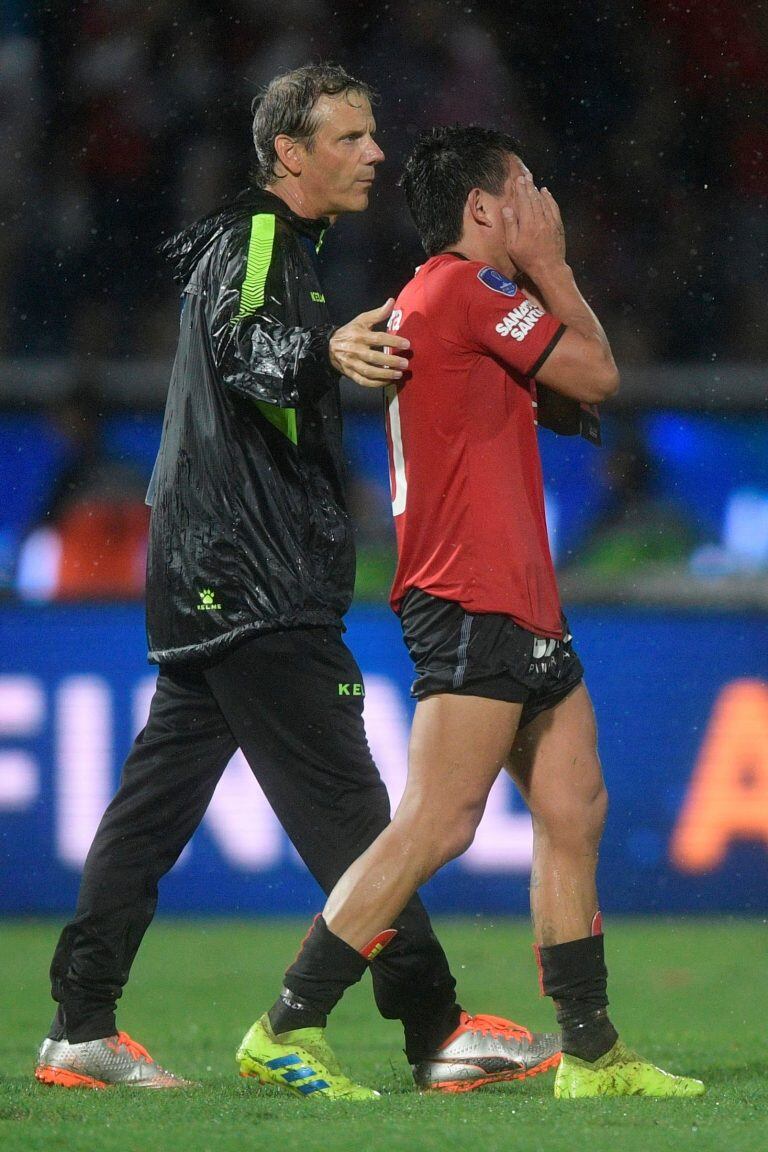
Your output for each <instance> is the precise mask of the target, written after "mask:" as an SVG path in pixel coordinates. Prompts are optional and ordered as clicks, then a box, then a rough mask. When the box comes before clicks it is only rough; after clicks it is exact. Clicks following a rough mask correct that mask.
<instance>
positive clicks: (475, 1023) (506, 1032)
mask: <svg viewBox="0 0 768 1152" xmlns="http://www.w3.org/2000/svg"><path fill="white" fill-rule="evenodd" d="M464 1023H465V1024H466V1026H467V1027H468V1028H471V1029H472V1031H473V1032H481V1033H482V1034H483V1036H501V1037H504V1038H509V1039H515V1040H521V1039H522V1040H532V1039H533V1036H532V1034H531V1032H529V1030H528V1029H527V1028H524V1027H523V1025H522V1024H515V1022H514V1020H505V1019H504V1017H503V1016H487V1015H484V1014H478V1015H477V1016H468V1017H467V1019H466V1021H464Z"/></svg>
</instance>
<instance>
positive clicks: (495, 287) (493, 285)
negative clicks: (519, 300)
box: [477, 267, 517, 296]
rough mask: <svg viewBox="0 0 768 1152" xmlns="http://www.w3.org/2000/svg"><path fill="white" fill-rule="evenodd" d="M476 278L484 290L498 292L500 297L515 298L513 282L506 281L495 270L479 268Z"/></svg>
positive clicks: (515, 291)
mask: <svg viewBox="0 0 768 1152" xmlns="http://www.w3.org/2000/svg"><path fill="white" fill-rule="evenodd" d="M477 278H478V280H479V281H480V283H481V284H485V286H486V288H490V290H491V292H498V293H500V295H502V296H517V284H515V282H514V280H508V279H507V277H506V276H502V274H501V272H497V271H496V269H495V268H488V267H485V268H481V269H480V271H479V272H478V274H477Z"/></svg>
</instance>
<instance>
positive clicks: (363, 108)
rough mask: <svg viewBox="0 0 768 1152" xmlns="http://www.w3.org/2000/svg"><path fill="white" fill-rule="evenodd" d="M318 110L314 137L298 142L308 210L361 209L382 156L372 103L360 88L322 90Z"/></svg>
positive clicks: (323, 213) (320, 213)
mask: <svg viewBox="0 0 768 1152" xmlns="http://www.w3.org/2000/svg"><path fill="white" fill-rule="evenodd" d="M314 115H315V121H316V124H317V129H316V131H315V134H314V136H313V137H312V139H311V141H309V142H308V143H304V142H300V141H297V142H296V143H295V145H294V148H295V159H296V162H297V164H298V172H297V181H296V184H297V191H298V192H299V194H300V196H301V198H302V201H303V205H304V209H305V211H304V214H305V215H306V216H308V217H318V216H338V215H339V214H340V213H342V212H362V211H363V210H364V209H365V208H367V207H368V197H369V196H370V192H371V186H372V184H373V180H374V176H375V172H376V165H377V164H380V163H381V161H382V160H383V159H384V153H383V152H382V150H381V148H379V146H378V144H377V143H376V141H375V140H374V138H373V137H374V133H375V132H376V124H375V121H374V119H373V113H372V112H371V105H370V104H369V102H368V100H367V99H366V97H365V96H363V95H361V94H360V93H357V92H347V93H344V94H341V95H339V96H321V97H320V99H319V100H318V101H317V104H316V105H315V111H314Z"/></svg>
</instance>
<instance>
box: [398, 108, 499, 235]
mask: <svg viewBox="0 0 768 1152" xmlns="http://www.w3.org/2000/svg"><path fill="white" fill-rule="evenodd" d="M511 153H514V155H516V156H519V155H520V145H519V144H518V142H517V140H516V139H515V138H514V136H509V135H507V134H506V133H505V132H495V131H494V130H493V129H492V128H479V127H477V125H474V124H470V125H467V126H466V127H461V126H459V125H456V126H454V127H452V128H433V129H432V130H431V131H430V132H427V133H425V134H424V135H423V136H420V137H419V139H418V140H417V142H416V146H415V147H414V149H413V151H412V152H411V154H410V156H409V157H408V159H407V161H406V164H405V171H404V172H403V175H402V176H401V177H400V185H401V187H402V188H403V190H404V191H405V199H406V201H407V203H408V208H409V209H410V213H411V216H412V217H413V222H414V224H415V225H416V227H417V229H418V232H419V236H420V238H421V243H422V244H423V245H424V251H425V252H426V253H427V255H428V256H435V255H437V253H438V252H444V251H445V249H446V248H450V246H451V245H452V244H456V243H458V241H459V240H460V239H461V233H462V229H463V227H464V205H465V204H466V202H467V196H468V195H469V193H470V192H471V191H472V189H473V188H482V189H483V191H484V192H490V193H491V195H493V196H498V195H499V194H500V193H501V191H502V189H503V188H504V182H505V181H506V179H507V176H508V174H509V157H510V154H511Z"/></svg>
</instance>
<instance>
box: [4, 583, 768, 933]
mask: <svg viewBox="0 0 768 1152" xmlns="http://www.w3.org/2000/svg"><path fill="white" fill-rule="evenodd" d="M569 622H570V624H571V629H572V631H573V633H574V635H575V638H576V643H577V648H578V651H579V653H580V655H581V658H582V661H583V663H584V664H585V667H586V669H587V682H588V685H589V689H590V692H591V694H592V698H593V700H594V703H595V708H596V712H597V717H598V725H599V732H600V737H599V742H600V754H601V759H602V762H603V768H604V772H605V777H606V782H607V785H608V789H609V793H610V798H611V806H610V813H609V817H608V823H607V827H606V832H605V837H604V841H603V847H602V853H601V862H600V891H601V900H602V904H603V907H604V910H605V911H606V912H609V913H610V912H612V911H613V912H636V911H642V912H665V911H670V912H712V911H740V912H749V913H765V912H766V911H768V617H766V616H765V615H760V614H758V613H755V614H730V613H725V612H723V613H711V612H708V613H703V612H701V613H696V612H680V613H670V612H660V611H656V610H654V611H650V610H649V611H639V610H636V609H633V610H631V611H630V610H621V609H608V608H580V609H578V610H573V611H572V612H570V613H569ZM348 625H349V632H348V637H347V638H348V641H349V643H350V646H351V647H352V649H353V651H354V652H355V655H356V656H357V659H358V662H359V663H360V665H361V667H362V669H363V672H364V677H365V687H366V703H365V709H366V711H365V715H366V726H367V730H368V736H369V741H370V744H371V748H372V751H373V754H374V757H375V758H376V761H377V763H378V764H379V767H380V770H381V772H382V775H383V776H384V778H385V780H386V783H387V786H388V788H389V790H390V795H391V797H392V800H393V803H396V802H397V799H398V798H399V795H400V794H401V791H402V787H403V783H404V779H405V771H406V753H407V740H408V728H409V724H410V718H411V715H412V703H411V701H410V699H409V696H408V687H409V682H410V676H411V668H410V661H409V659H408V656H407V653H406V651H405V648H404V646H403V644H402V640H401V638H400V632H399V626H398V624H397V621H396V620H395V618H394V617H393V616H392V615H391V613H390V612H389V611H388V610H386V609H384V608H358V609H356V610H355V611H353V612H352V613H351V614H350V617H349V619H348ZM153 683H154V672H153V670H152V669H151V668H150V667H149V665H147V664H146V661H145V650H144V631H143V614H142V610H141V608H140V607H139V606H128V605H123V606H114V605H109V606H85V605H78V606H47V607H35V608H31V607H23V606H17V605H7V606H4V607H3V608H2V609H1V610H0V912H3V913H6V914H11V913H15V914H25V915H26V914H36V913H44V912H64V911H68V910H71V908H72V907H73V903H74V899H75V895H76V892H77V885H78V880H79V875H80V871H81V868H82V864H83V860H84V858H85V853H86V852H87V849H88V845H89V843H90V840H91V837H92V835H93V832H94V829H95V827H96V824H97V823H98V820H99V817H100V815H101V812H102V810H103V808H104V807H105V805H106V804H107V802H108V800H109V798H110V796H111V794H112V792H113V791H114V788H115V786H116V782H117V779H118V776H119V772H120V767H121V764H122V760H123V758H124V756H125V753H126V752H127V750H128V748H129V746H130V743H131V740H132V738H133V735H134V734H135V732H137V731H138V730H139V728H140V727H141V726H142V724H143V722H144V719H145V717H146V714H147V709H148V705H149V700H150V697H151V694H152V690H153ZM530 859H531V827H530V821H529V819H528V816H527V814H526V812H525V810H524V807H523V805H522V802H521V800H520V798H519V796H517V794H516V793H515V791H514V788H513V786H512V785H511V783H510V782H509V781H508V780H507V779H506V778H504V779H502V780H500V781H499V782H498V784H497V785H496V786H495V788H494V790H493V793H492V795H491V798H490V800H489V803H488V807H487V810H486V814H485V816H484V818H483V822H482V824H481V827H480V829H479V831H478V834H477V836H476V838H475V842H474V844H473V845H472V847H471V848H470V849H469V851H468V852H467V853H466V854H465V855H464V856H463V857H462V859H461V860H459V861H456V862H454V863H453V864H451V865H449V866H448V867H446V868H445V869H443V871H442V872H441V873H440V874H439V875H438V876H436V877H435V878H434V879H433V880H432V881H431V882H430V884H429V885H428V887H427V889H426V891H425V897H426V900H427V902H428V904H429V906H430V908H431V909H432V910H434V911H441V912H452V911H455V912H494V913H496V912H510V913H523V912H525V911H527V907H528V891H527V878H528V871H529V867H530ZM320 902H321V898H320V893H319V890H318V888H317V887H316V885H315V883H314V881H313V880H312V879H311V877H309V876H308V874H307V872H306V870H305V868H304V866H303V864H302V863H301V862H300V860H299V859H298V857H297V855H296V853H295V852H294V850H293V848H292V846H291V845H290V843H289V842H288V841H287V839H286V837H285V835H284V834H283V832H282V830H281V829H280V827H279V825H278V824H277V822H276V820H275V818H274V817H273V815H272V813H271V811H270V809H269V806H268V805H267V802H266V800H265V799H264V796H263V795H262V793H261V791H260V789H259V788H258V786H257V785H256V783H255V781H254V779H253V777H252V775H251V773H250V771H249V769H248V767H247V765H246V764H245V762H244V761H243V760H242V758H241V757H240V755H239V754H238V755H237V756H236V757H235V758H234V760H233V761H232V763H231V764H230V766H229V767H228V769H227V771H226V772H225V774H224V776H223V778H222V780H221V783H220V785H219V787H218V789H217V791H216V795H215V796H214V799H213V802H212V804H211V807H210V809H209V811H208V814H207V815H206V818H205V820H204V822H203V824H202V825H201V827H200V829H199V830H198V832H197V833H196V835H195V837H194V838H193V840H192V842H191V844H190V845H189V847H188V848H187V850H186V851H185V852H184V854H183V855H182V857H181V859H180V860H179V862H178V863H177V865H176V867H175V868H174V869H173V871H172V872H171V873H170V874H169V875H168V876H167V877H166V878H165V880H164V881H163V882H162V886H161V902H160V907H161V910H162V911H166V912H223V913H227V914H251V913H260V912H271V913H274V912H296V913H302V914H303V913H306V912H307V911H310V910H315V909H317V908H318V907H319V905H320Z"/></svg>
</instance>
